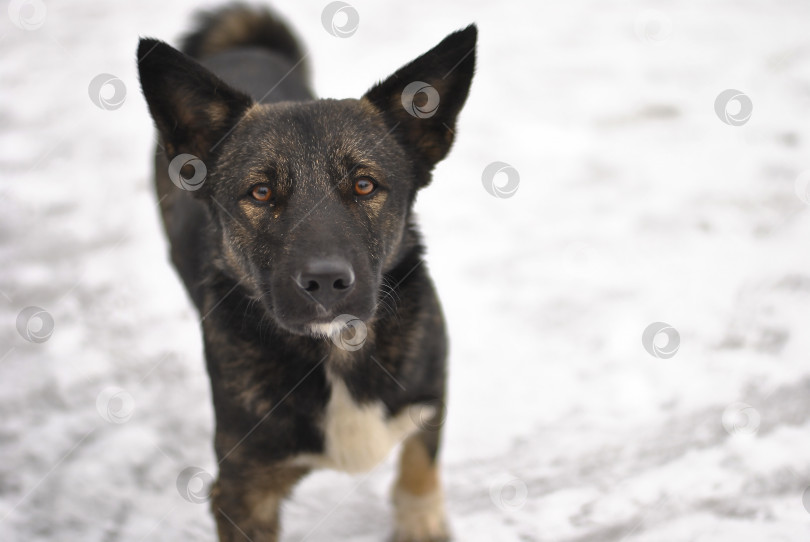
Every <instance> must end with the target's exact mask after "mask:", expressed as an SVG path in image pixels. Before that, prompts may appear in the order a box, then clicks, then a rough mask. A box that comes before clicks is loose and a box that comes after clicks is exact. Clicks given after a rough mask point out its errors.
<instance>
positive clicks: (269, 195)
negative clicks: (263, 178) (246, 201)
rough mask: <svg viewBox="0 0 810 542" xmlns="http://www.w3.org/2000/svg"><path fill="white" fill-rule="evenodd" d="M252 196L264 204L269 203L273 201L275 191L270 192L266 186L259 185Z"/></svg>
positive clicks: (251, 193) (255, 187)
mask: <svg viewBox="0 0 810 542" xmlns="http://www.w3.org/2000/svg"><path fill="white" fill-rule="evenodd" d="M250 195H251V196H252V197H253V199H255V200H256V201H260V202H262V203H267V202H268V201H270V200H272V199H273V191H272V190H270V187H269V186H267V185H266V184H257V185H256V186H254V187H253V190H251V191H250Z"/></svg>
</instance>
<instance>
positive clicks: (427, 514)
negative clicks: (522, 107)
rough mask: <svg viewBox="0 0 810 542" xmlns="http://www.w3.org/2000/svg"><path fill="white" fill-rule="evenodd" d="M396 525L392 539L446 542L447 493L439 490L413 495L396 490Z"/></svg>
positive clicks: (396, 540)
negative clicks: (445, 496)
mask: <svg viewBox="0 0 810 542" xmlns="http://www.w3.org/2000/svg"><path fill="white" fill-rule="evenodd" d="M393 501H394V508H395V518H396V527H395V530H394V536H393V538H392V542H447V541H449V540H450V532H449V530H448V528H447V520H446V519H445V514H444V496H443V495H442V493H441V491H440V490H437V491H435V492H433V493H429V494H427V495H412V494H410V493H408V492H406V491H403V490H402V489H399V488H397V489H396V490H394V496H393Z"/></svg>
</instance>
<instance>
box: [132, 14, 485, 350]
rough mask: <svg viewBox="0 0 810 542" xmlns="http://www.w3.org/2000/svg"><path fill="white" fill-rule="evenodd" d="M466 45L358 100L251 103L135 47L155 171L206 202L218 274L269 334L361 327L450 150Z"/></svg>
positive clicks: (455, 40) (466, 36)
mask: <svg viewBox="0 0 810 542" xmlns="http://www.w3.org/2000/svg"><path fill="white" fill-rule="evenodd" d="M475 42H476V29H475V27H474V26H470V27H468V28H467V29H465V30H462V31H459V32H456V33H453V34H451V35H449V36H448V37H447V38H445V39H444V40H443V41H442V42H441V43H439V44H438V45H437V46H436V47H434V48H433V49H432V50H430V51H429V52H427V53H425V54H424V55H422V56H420V57H419V58H417V59H416V60H414V61H413V62H411V63H409V64H407V65H406V66H403V67H402V68H400V69H399V70H397V71H396V72H395V73H394V74H393V75H392V76H391V77H389V78H387V79H386V80H384V81H383V82H381V83H379V84H377V85H376V86H374V87H373V88H372V89H371V90H369V91H368V92H367V93H366V94H365V95H364V96H363V97H362V98H360V99H359V100H354V99H350V100H316V101H308V102H282V103H276V104H259V103H256V102H254V101H253V100H252V99H251V98H250V97H249V96H247V95H246V94H244V93H242V92H241V91H239V90H236V89H234V88H231V87H230V86H228V85H227V84H225V83H224V82H223V81H221V80H220V79H218V78H217V77H216V76H215V75H214V74H213V73H211V72H210V71H209V70H207V69H206V68H204V67H203V66H201V65H200V64H199V63H197V62H196V61H195V60H193V59H191V58H189V57H187V56H186V55H184V54H182V53H180V52H179V51H177V50H175V49H173V48H172V47H170V46H168V45H166V44H165V43H162V42H158V41H155V40H141V44H140V48H139V69H140V77H141V84H142V87H143V92H144V95H145V96H146V100H147V102H148V104H149V109H150V112H151V114H152V117H153V118H154V120H155V124H156V125H157V128H158V131H159V133H160V137H161V140H162V142H163V146H164V152H165V154H166V157H167V159H168V160H169V161H170V166H169V173H170V175H173V176H174V178H175V179H177V180H179V184H180V186H184V187H185V188H188V189H190V192H191V193H192V194H193V195H194V196H196V197H199V198H201V199H202V200H204V201H205V202H207V205H208V208H209V210H210V216H211V218H212V221H213V223H214V224H213V225H214V227H215V231H216V237H217V242H219V243H221V250H218V251H217V252H219V253H221V254H222V256H223V257H222V258H221V261H220V262H219V263H220V265H222V266H223V267H224V268H225V269H226V271H227V272H229V273H231V274H232V275H233V276H235V277H237V278H238V279H240V281H241V282H242V283H243V284H244V285H245V286H246V287H247V288H248V289H249V290H250V291H252V292H253V294H254V296H255V297H256V298H257V299H260V300H261V302H262V304H263V306H264V307H265V309H266V311H267V313H268V314H269V315H270V316H271V317H272V319H273V320H274V321H275V322H276V323H277V324H278V325H279V326H281V327H282V328H284V329H287V330H288V331H290V332H293V333H298V334H316V335H317V334H327V333H330V332H332V331H333V327H332V326H331V325H330V323H331V322H332V321H333V319H334V318H335V317H337V316H338V315H342V314H350V315H353V316H354V317H356V318H359V319H361V320H369V319H371V318H373V316H374V314H375V310H376V307H377V304H378V303H379V296H380V295H381V288H382V286H383V280H384V276H385V274H386V273H387V272H389V271H391V270H392V269H394V268H395V267H396V266H397V265H398V264H400V263H401V261H402V259H403V258H404V257H405V256H406V255H407V254H408V253H409V251H413V250H414V249H415V248H416V244H417V243H418V241H417V240H416V238H415V233H414V231H413V230H412V228H411V226H410V222H409V219H410V209H411V205H412V203H413V200H414V197H415V194H416V191H417V190H418V189H419V188H421V187H423V186H425V185H427V184H428V183H429V182H430V176H431V171H432V169H433V167H434V166H435V165H436V163H437V162H439V161H440V160H442V159H443V158H444V157H445V156H446V155H447V153H448V151H449V149H450V146H451V144H452V142H453V137H454V130H455V123H456V117H457V115H458V113H459V111H460V110H461V108H462V106H463V104H464V102H465V100H466V98H467V94H468V92H469V86H470V82H471V79H472V75H473V70H474V66H475ZM183 166H184V167H185V168H184V169H183ZM192 170H193V171H192Z"/></svg>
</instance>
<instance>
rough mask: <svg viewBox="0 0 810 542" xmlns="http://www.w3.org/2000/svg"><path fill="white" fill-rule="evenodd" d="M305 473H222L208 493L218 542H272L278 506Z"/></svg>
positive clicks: (287, 470) (276, 531)
mask: <svg viewBox="0 0 810 542" xmlns="http://www.w3.org/2000/svg"><path fill="white" fill-rule="evenodd" d="M306 472H307V470H306V469H302V468H290V467H283V466H271V467H263V468H261V469H249V468H248V469H243V470H241V471H239V472H234V471H232V470H231V469H222V470H221V471H220V473H219V479H218V480H217V482H216V485H215V486H214V489H213V491H212V492H211V511H212V512H213V514H214V518H215V519H216V522H217V531H218V533H219V540H220V542H244V541H245V540H250V541H252V542H276V541H277V540H278V536H279V529H280V527H279V525H280V518H279V510H280V507H281V502H282V500H283V499H284V498H285V497H286V496H287V494H288V493H289V492H290V490H291V489H292V487H293V486H294V485H295V483H296V482H297V481H298V480H299V479H300V478H301V477H302V476H303V475H304V474H306Z"/></svg>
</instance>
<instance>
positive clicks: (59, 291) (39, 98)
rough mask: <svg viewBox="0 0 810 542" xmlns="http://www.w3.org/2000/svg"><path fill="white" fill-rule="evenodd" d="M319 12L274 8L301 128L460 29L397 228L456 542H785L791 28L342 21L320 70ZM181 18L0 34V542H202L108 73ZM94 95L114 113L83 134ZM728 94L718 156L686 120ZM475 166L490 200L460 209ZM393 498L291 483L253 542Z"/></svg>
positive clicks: (802, 9)
mask: <svg viewBox="0 0 810 542" xmlns="http://www.w3.org/2000/svg"><path fill="white" fill-rule="evenodd" d="M209 3H210V2H206V4H209ZM326 3H327V2H323V3H321V2H307V3H304V2H300V3H297V4H294V3H289V4H288V5H280V6H279V9H280V11H282V12H283V14H284V15H285V16H287V18H288V19H289V20H290V21H291V22H292V23H293V25H294V27H295V28H296V30H297V31H298V33H299V34H300V35H301V37H302V39H303V40H304V42H305V43H306V45H307V47H308V48H309V50H310V57H309V61H310V62H311V65H312V67H313V74H314V82H315V87H316V89H317V91H318V93H319V94H320V95H323V96H332V97H347V96H359V95H360V94H361V93H362V92H364V91H365V90H366V89H367V88H368V87H369V86H370V85H371V84H372V83H374V82H375V81H377V80H378V79H380V78H382V77H384V76H386V75H387V74H389V73H391V72H392V71H393V70H394V69H395V68H396V67H398V66H399V65H401V64H402V63H404V62H406V61H408V60H410V59H411V58H413V57H415V56H416V55H417V54H419V53H421V52H423V51H424V50H426V49H428V48H429V47H431V46H432V45H433V44H434V43H436V42H438V41H439V40H440V39H441V38H442V37H443V36H444V35H445V34H446V33H448V32H450V31H451V30H454V29H457V28H461V27H463V26H466V25H467V24H469V22H471V21H475V22H477V23H478V25H479V27H480V43H479V67H478V73H477V76H476V79H475V81H474V84H473V89H472V93H471V95H470V99H469V102H468V104H467V106H466V108H465V110H464V111H463V113H462V115H461V119H460V124H459V127H458V138H457V142H456V146H455V148H454V150H453V152H452V153H451V155H450V157H449V158H448V159H447V160H446V161H445V162H444V163H442V164H440V166H439V167H438V168H437V170H436V174H435V178H434V182H433V184H432V185H431V186H430V187H429V188H428V189H427V190H425V191H424V192H423V193H422V194H421V195H420V198H419V201H418V202H417V209H418V212H419V215H420V218H421V223H422V226H423V230H424V232H425V236H426V238H427V241H428V247H429V258H428V262H429V266H430V269H431V272H432V274H433V275H434V277H435V280H436V283H437V286H438V289H439V292H440V295H441V297H442V300H443V304H444V308H445V312H446V315H447V319H448V323H449V326H450V337H451V343H452V352H451V371H450V372H451V382H450V390H449V392H450V393H449V405H448V408H449V416H448V419H447V423H446V426H445V427H446V433H445V438H444V447H443V452H442V458H443V464H444V468H443V479H444V483H445V490H446V494H447V499H448V510H449V514H450V517H451V523H452V528H453V531H454V532H455V534H456V537H457V539H458V540H465V541H479V540H480V541H487V542H489V541H492V540H498V541H511V540H521V541H538V542H539V541H564V542H586V541H593V542H597V541H598V542H609V541H617V542H618V541H625V542H642V541H655V542H668V541H694V542H720V541H739V540H769V541H770V540H772V541H805V540H808V537H810V516H809V515H808V514H810V511H808V510H807V509H806V508H805V505H804V504H803V494H804V492H805V490H806V488H807V487H808V486H810V464H809V463H808V460H807V458H808V454H810V363H808V361H810V360H808V352H810V334H808V333H807V332H806V330H807V325H808V323H810V270H808V269H809V267H808V264H810V257H808V251H807V247H808V235H809V234H810V208H808V206H809V205H808V202H809V201H810V198H808V197H807V196H808V191H807V189H808V184H810V181H809V180H808V179H810V177H808V175H810V173H808V172H810V153H809V152H808V151H810V139H808V136H810V132H808V126H807V118H808V112H810V43H808V41H807V37H806V35H807V31H806V30H807V28H806V26H807V25H806V21H807V20H810V19H808V17H810V4H807V3H806V2H801V1H799V0H794V1H791V0H783V1H779V2H769V3H755V2H740V1H732V0H721V1H718V2H713V3H711V4H703V3H691V2H686V1H683V0H678V1H672V2H661V1H659V2H640V1H639V2H637V1H632V2H619V1H617V0H612V1H611V0H606V1H601V2H596V1H585V0H572V1H569V2H536V3H527V2H519V1H517V0H506V1H502V2H484V1H476V2H460V1H454V2H441V3H439V2H429V1H427V0H415V1H412V2H408V3H406V4H398V5H397V4H392V3H382V2H371V1H370V0H364V1H360V0H357V1H353V2H351V3H352V5H353V6H354V7H355V8H356V10H357V12H358V14H359V16H360V24H359V27H358V30H357V31H356V33H354V34H353V35H351V36H350V37H347V38H337V37H334V36H332V35H330V34H329V33H328V32H326V30H325V29H324V27H323V26H322V23H321V12H322V10H323V9H324V6H325V5H326ZM29 4H30V5H29ZM198 4H199V3H196V2H191V1H183V2H158V1H156V0H144V1H141V2H137V3H136V2H131V3H126V4H124V3H121V2H116V3H101V2H91V1H89V0H75V1H72V2H69V3H68V2H62V3H59V2H46V3H44V4H43V3H41V2H28V3H26V2H22V1H18V0H15V1H13V2H10V3H8V5H7V8H8V10H7V12H0V47H2V51H3V55H2V60H0V78H1V79H2V81H3V85H2V87H0V92H1V93H2V95H0V97H1V98H2V99H0V120H1V122H0V126H2V128H0V258H1V259H2V260H1V261H2V262H3V264H2V271H0V315H2V318H3V322H5V324H3V325H2V326H0V420H1V423H0V457H2V458H3V461H1V462H0V540H3V541H7V540H8V541H11V540H43V541H51V540H52V541H57V540H59V541H62V540H99V541H105V542H113V541H116V542H117V541H128V542H136V541H139V540H146V539H148V540H155V541H162V540H166V541H168V540H178V539H194V540H208V541H213V540H214V539H215V534H214V530H213V521H212V519H211V517H210V516H209V513H208V509H207V505H206V504H201V503H197V502H190V500H189V499H188V495H186V498H183V497H182V496H181V495H180V492H179V491H178V488H177V479H178V476H179V475H180V473H181V472H182V471H184V469H186V468H188V467H190V466H194V467H198V468H200V469H203V470H204V471H206V472H214V469H215V460H214V457H213V451H212V447H211V437H212V411H211V405H210V397H209V390H208V382H207V377H206V375H205V372H204V366H203V362H202V352H201V345H200V339H199V332H198V327H197V323H196V322H197V320H196V317H195V314H194V312H193V311H192V309H191V307H190V304H189V302H188V300H187V299H186V297H185V295H184V293H183V291H182V289H181V286H180V282H179V280H178V279H177V277H176V275H175V273H174V272H173V270H172V269H171V267H170V266H169V264H168V260H167V256H166V254H167V251H166V242H165V240H164V238H163V235H162V231H161V229H160V223H159V220H158V216H157V212H156V210H157V209H156V201H155V198H154V196H153V194H152V188H151V181H150V177H151V170H150V168H151V161H150V156H151V152H152V145H153V141H154V134H153V131H152V126H151V122H150V120H149V118H148V115H147V112H146V107H145V104H144V102H143V99H142V98H141V96H140V92H139V88H138V83H137V74H136V66H135V47H136V43H137V37H138V36H139V35H149V36H155V37H160V38H162V39H166V40H169V41H172V40H176V38H177V36H178V35H179V34H180V33H181V32H182V31H183V30H185V29H186V28H187V26H188V24H189V16H190V14H191V13H192V12H193V10H194V8H195V7H196V6H197V5H198ZM36 5H44V6H45V11H44V12H42V11H37V10H35V9H34V8H33V7H32V6H36ZM26 6H28V7H26ZM19 9H22V10H23V11H22V13H23V15H24V17H23V22H25V21H26V20H27V21H29V26H33V27H34V28H31V29H29V30H25V29H23V28H20V27H19V26H18V25H17V24H15V21H16V22H17V23H19V25H20V26H25V24H23V23H22V22H20V21H21V20H20V19H19V18H13V17H12V16H13V15H14V14H15V13H18V10H19ZM4 11H5V8H4ZM42 13H44V19H42V16H41V15H42ZM99 74H112V75H113V76H114V77H117V78H119V79H120V80H121V81H122V82H123V84H124V87H125V89H126V95H125V99H124V101H123V103H121V104H117V103H113V102H112V101H111V96H110V95H103V98H104V99H106V100H109V105H108V109H104V108H102V107H99V106H98V105H96V104H95V103H93V101H92V100H91V96H90V95H89V94H90V93H89V90H88V87H89V85H90V84H91V81H92V80H93V79H94V78H95V77H96V76H98V75H99ZM727 89H739V90H740V91H742V92H743V93H744V94H745V95H747V96H748V97H749V98H750V99H751V102H752V104H753V113H752V115H751V117H750V119H749V120H748V121H747V122H745V123H744V124H741V125H739V126H732V125H729V124H726V123H724V122H722V121H721V119H720V118H719V117H718V115H717V114H716V113H715V99H716V98H717V96H718V95H719V94H720V93H721V92H723V91H724V90H727ZM96 101H97V102H98V99H97V98H96ZM99 103H102V102H99ZM726 112H727V113H728V114H731V115H734V114H736V113H737V111H736V110H735V109H734V108H733V107H729V108H728V109H727V110H726ZM493 162H504V163H506V164H509V165H511V166H512V167H513V168H514V169H515V171H517V173H518V174H519V178H520V184H519V186H518V189H517V191H516V192H515V193H514V195H512V196H511V197H508V198H497V197H494V196H493V195H491V194H490V193H489V192H488V191H487V190H485V188H484V186H483V185H482V174H483V172H484V170H485V168H486V167H487V166H488V165H489V164H491V163H493ZM504 176H505V174H502V175H501V176H500V177H499V179H500V180H499V181H498V182H499V183H502V182H504V181H505V178H504ZM29 306H37V307H42V308H43V309H45V310H46V311H47V312H48V313H49V314H50V315H52V317H53V319H54V322H55V326H54V329H53V334H52V336H50V338H49V339H47V340H46V341H44V342H40V343H35V342H29V341H26V340H25V339H23V337H22V336H21V334H20V333H19V332H18V330H17V326H16V320H17V317H18V314H19V313H20V312H21V311H22V310H23V309H25V308H26V307H29ZM654 322H664V323H666V324H669V325H670V326H672V327H674V328H675V329H676V330H677V331H678V332H679V335H680V345H679V348H678V351H677V353H676V354H675V355H674V356H673V357H671V358H669V359H663V358H656V357H653V356H651V355H650V354H648V352H647V351H646V350H645V348H644V346H643V345H642V343H641V337H642V333H643V332H644V329H645V328H646V327H647V326H648V325H650V324H652V323H654ZM31 329H32V331H37V330H36V329H35V327H32V328H31ZM659 346H661V345H660V344H659ZM749 408H750V409H752V410H746V409H749ZM746 416H748V417H746ZM729 420H731V422H729ZM724 421H725V422H726V423H725V424H724ZM393 467H394V463H393V458H391V459H390V460H389V461H387V462H386V463H384V464H383V465H381V466H380V467H378V468H376V469H375V470H373V471H372V472H371V473H369V474H365V475H357V476H349V475H346V474H341V473H336V472H329V471H323V472H318V473H316V474H313V475H311V476H310V477H308V478H307V479H305V481H304V482H303V483H302V484H301V485H300V486H299V487H298V488H297V489H296V491H295V494H294V496H293V498H292V499H291V500H290V502H289V503H287V505H286V507H285V511H284V522H283V523H284V531H285V533H284V537H283V539H284V540H307V541H310V542H317V541H327V540H341V539H350V540H356V541H360V542H362V541H372V540H380V539H382V538H384V537H385V536H386V535H387V534H388V533H389V532H390V528H391V523H390V517H391V509H390V505H389V504H388V492H389V486H390V483H391V480H392V478H393V476H394V468H393ZM201 485H202V482H199V483H198V485H195V486H193V487H192V488H191V490H193V491H200V487H201ZM191 500H194V499H191ZM808 502H810V500H808Z"/></svg>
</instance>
